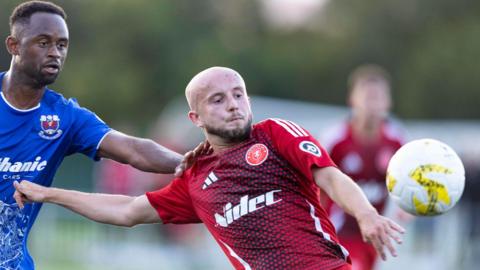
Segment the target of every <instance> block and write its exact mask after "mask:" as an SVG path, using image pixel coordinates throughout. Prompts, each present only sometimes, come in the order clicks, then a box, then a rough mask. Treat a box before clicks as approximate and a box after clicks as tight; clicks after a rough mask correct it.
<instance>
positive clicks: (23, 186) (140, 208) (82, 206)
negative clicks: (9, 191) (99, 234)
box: [13, 180, 161, 227]
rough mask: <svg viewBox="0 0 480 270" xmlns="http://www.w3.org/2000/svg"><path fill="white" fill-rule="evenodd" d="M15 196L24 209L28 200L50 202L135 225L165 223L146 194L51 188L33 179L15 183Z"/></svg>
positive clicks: (104, 220) (103, 219) (88, 215)
mask: <svg viewBox="0 0 480 270" xmlns="http://www.w3.org/2000/svg"><path fill="white" fill-rule="evenodd" d="M14 186H15V189H16V191H15V194H14V195H13V197H14V198H15V201H16V202H17V204H18V205H19V207H20V208H23V206H24V204H25V203H28V202H47V203H54V204H58V205H61V206H63V207H65V208H67V209H70V210H72V211H73V212H76V213H78V214H80V215H82V216H84V217H86V218H88V219H91V220H94V221H97V222H101V223H106V224H112V225H118V226H125V227H132V226H134V225H137V224H144V223H159V222H161V219H160V217H159V216H158V214H157V212H156V210H155V209H154V208H153V207H152V206H151V205H150V203H149V201H148V199H147V197H146V196H145V195H142V196H138V197H131V196H124V195H110V194H98V193H85V192H79V191H73V190H66V189H59V188H48V187H44V186H40V185H37V184H35V183H32V182H30V181H25V180H24V181H21V182H20V183H18V182H17V181H15V182H14Z"/></svg>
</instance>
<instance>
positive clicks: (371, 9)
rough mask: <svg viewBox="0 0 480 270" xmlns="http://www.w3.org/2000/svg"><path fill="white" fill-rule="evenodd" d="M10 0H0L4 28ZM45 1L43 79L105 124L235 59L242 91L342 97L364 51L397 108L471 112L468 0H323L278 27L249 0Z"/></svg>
mask: <svg viewBox="0 0 480 270" xmlns="http://www.w3.org/2000/svg"><path fill="white" fill-rule="evenodd" d="M277 1H279V2H281V1H283V0H277ZM20 2H21V1H14V0H2V1H1V2H0V32H1V33H2V35H3V37H4V38H5V37H6V36H7V35H8V33H9V29H8V17H9V15H10V13H11V10H12V8H13V7H14V6H15V5H17V4H18V3H20ZM54 2H56V3H58V4H60V5H61V6H63V7H64V8H65V10H66V12H67V14H68V20H67V22H68V24H69V27H70V39H71V43H70V49H69V57H68V59H67V62H66V67H65V69H64V71H63V73H62V74H61V76H60V78H59V80H58V81H57V82H56V84H55V85H53V86H52V88H53V89H55V90H57V91H59V92H62V93H63V94H64V95H65V96H66V97H72V96H74V97H76V98H77V99H78V100H79V102H80V104H81V105H82V106H85V107H88V108H90V109H92V110H93V111H95V112H97V113H98V114H99V115H100V116H101V117H102V118H103V119H104V120H106V121H107V122H108V123H110V124H112V125H114V126H115V125H116V124H119V123H135V124H136V125H137V126H139V127H144V126H145V125H147V124H148V123H150V122H151V121H153V120H154V119H155V118H156V117H157V115H158V113H159V112H160V111H161V109H162V108H163V107H164V106H165V105H166V104H167V102H168V101H169V100H170V99H172V98H173V97H176V96H180V95H183V93H184V88H185V86H186V84H187V82H188V81H189V79H190V78H191V77H192V76H193V75H194V74H196V73H197V72H198V71H200V70H202V69H204V68H206V67H210V66H214V65H220V66H229V67H232V68H234V69H236V70H238V71H239V72H240V73H241V74H242V75H243V76H244V78H245V80H246V82H247V87H248V90H249V92H250V94H251V95H266V96H274V97H281V98H290V99H297V100H307V101H314V102H323V103H331V104H344V100H345V94H346V78H347V76H348V73H349V72H350V71H351V70H352V69H353V68H354V67H355V66H357V65H359V64H362V63H366V62H374V63H378V64H381V65H383V66H385V67H386V68H387V69H388V70H389V71H390V72H391V73H392V77H393V85H394V97H395V112H396V114H397V115H399V116H401V117H404V118H468V119H473V118H479V117H480V110H478V109H477V106H478V105H477V104H478V100H480V91H477V88H478V86H480V76H478V75H477V74H476V72H477V71H478V70H480V61H478V59H477V58H476V57H478V55H479V53H480V2H478V1H471V0H456V1H451V0H423V1H415V0H383V1H381V0H365V1H347V0H334V1H329V2H328V3H327V4H326V5H325V6H323V7H322V8H321V9H318V11H317V12H316V14H315V16H311V17H310V18H309V19H308V20H307V21H306V22H305V23H304V24H302V25H301V26H297V27H290V28H288V27H275V26H274V25H272V24H271V23H270V22H269V21H268V20H266V18H265V16H264V14H265V13H264V12H263V11H262V10H263V9H264V8H265V5H262V1H261V0H256V1H255V0H228V1H227V0H203V1H196V0H135V1H130V0H116V1H115V0H103V1H93V0H84V1H80V0H75V1H73V0H70V1H60V0H58V1H54ZM277 15H278V16H279V17H280V18H281V16H282V15H283V14H277ZM9 64H10V56H9V55H8V53H7V51H6V50H5V49H2V50H0V67H1V70H6V69H8V67H9Z"/></svg>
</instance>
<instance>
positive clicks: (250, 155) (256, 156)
mask: <svg viewBox="0 0 480 270" xmlns="http://www.w3.org/2000/svg"><path fill="white" fill-rule="evenodd" d="M267 157H268V148H267V147H266V146H265V145H264V144H261V143H257V144H254V145H252V147H250V148H249V149H248V150H247V153H246V154H245V160H246V161H247V163H248V164H249V165H252V166H257V165H260V164H262V163H263V162H264V161H265V160H267Z"/></svg>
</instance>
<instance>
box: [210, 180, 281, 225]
mask: <svg viewBox="0 0 480 270" xmlns="http://www.w3.org/2000/svg"><path fill="white" fill-rule="evenodd" d="M280 191H282V190H280V189H278V190H272V191H269V192H267V193H265V194H262V195H259V196H257V197H254V198H251V199H250V198H249V197H248V195H245V196H243V197H241V198H240V203H239V204H237V205H235V206H233V205H232V203H227V204H226V205H225V207H223V215H220V214H217V213H215V221H216V222H217V224H218V225H220V226H222V227H228V225H230V224H232V222H234V221H235V220H237V219H239V218H241V217H243V216H245V215H247V214H249V213H253V212H255V211H257V210H259V209H262V208H264V207H265V206H270V205H273V204H276V203H278V202H280V201H282V199H279V200H275V193H278V192H280ZM232 206H233V207H232Z"/></svg>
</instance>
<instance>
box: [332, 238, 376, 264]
mask: <svg viewBox="0 0 480 270" xmlns="http://www.w3.org/2000/svg"><path fill="white" fill-rule="evenodd" d="M340 243H341V244H342V246H344V247H345V248H346V249H347V250H348V252H349V253H350V259H351V260H352V268H351V269H352V270H373V267H374V266H375V261H376V260H377V251H376V250H375V248H374V247H373V246H372V245H371V244H368V243H365V242H363V240H362V239H358V238H352V239H348V238H341V239H340ZM340 269H341V268H340Z"/></svg>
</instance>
